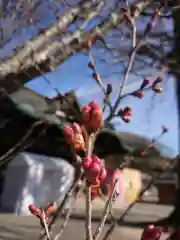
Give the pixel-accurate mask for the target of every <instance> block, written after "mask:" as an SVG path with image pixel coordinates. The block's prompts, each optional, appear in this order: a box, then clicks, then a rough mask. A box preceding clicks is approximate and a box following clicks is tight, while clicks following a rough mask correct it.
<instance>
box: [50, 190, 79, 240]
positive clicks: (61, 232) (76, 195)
mask: <svg viewBox="0 0 180 240" xmlns="http://www.w3.org/2000/svg"><path fill="white" fill-rule="evenodd" d="M80 193H81V189H79V190H78V191H77V193H76V194H75V195H74V196H73V200H72V202H71V203H70V207H69V209H68V211H67V212H66V213H65V217H64V222H63V223H62V225H61V227H60V230H59V232H58V234H57V235H56V236H55V238H54V240H59V239H60V238H61V237H62V235H63V233H64V230H65V228H66V226H67V224H68V221H69V219H70V216H71V213H72V211H73V206H74V204H75V202H76V200H77V198H78V197H79V194H80Z"/></svg>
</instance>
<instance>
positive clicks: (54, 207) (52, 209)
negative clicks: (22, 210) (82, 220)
mask: <svg viewBox="0 0 180 240" xmlns="http://www.w3.org/2000/svg"><path fill="white" fill-rule="evenodd" d="M28 208H29V211H30V213H31V214H32V215H34V216H35V217H37V218H38V219H39V220H40V224H41V226H42V227H44V223H43V219H42V210H43V211H44V214H45V219H44V220H45V221H46V223H47V221H48V218H49V217H50V216H51V215H52V214H53V213H54V212H55V211H56V210H57V205H56V203H55V202H52V203H50V204H48V206H47V207H45V208H43V209H41V208H38V207H36V206H35V205H34V204H30V205H29V206H28Z"/></svg>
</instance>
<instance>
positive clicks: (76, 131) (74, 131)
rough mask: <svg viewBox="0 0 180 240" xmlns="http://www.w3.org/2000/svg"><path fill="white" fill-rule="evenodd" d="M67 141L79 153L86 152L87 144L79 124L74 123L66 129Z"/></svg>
mask: <svg viewBox="0 0 180 240" xmlns="http://www.w3.org/2000/svg"><path fill="white" fill-rule="evenodd" d="M64 136H65V139H66V141H67V142H68V143H69V144H70V145H71V146H72V147H73V148H74V149H75V150H76V151H77V152H79V151H84V150H85V142H84V137H83V133H82V129H81V127H80V125H79V124H77V123H73V124H71V125H66V126H65V127H64Z"/></svg>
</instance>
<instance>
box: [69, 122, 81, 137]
mask: <svg viewBox="0 0 180 240" xmlns="http://www.w3.org/2000/svg"><path fill="white" fill-rule="evenodd" d="M71 128H72V130H73V132H74V133H75V134H82V129H81V127H80V125H79V124H77V123H73V124H72V125H71Z"/></svg>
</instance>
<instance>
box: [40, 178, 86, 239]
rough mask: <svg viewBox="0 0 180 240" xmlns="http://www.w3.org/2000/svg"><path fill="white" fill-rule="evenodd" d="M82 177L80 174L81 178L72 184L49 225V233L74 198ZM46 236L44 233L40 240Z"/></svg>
mask: <svg viewBox="0 0 180 240" xmlns="http://www.w3.org/2000/svg"><path fill="white" fill-rule="evenodd" d="M81 177H82V173H79V176H78V177H77V179H76V180H75V181H74V183H73V184H72V186H71V187H70V189H69V190H68V191H67V193H66V195H65V197H64V199H63V201H62V202H61V204H60V205H59V207H58V209H57V211H56V212H55V214H54V215H53V217H52V219H51V220H50V222H49V224H48V228H49V231H50V230H51V228H52V226H53V224H54V223H55V221H56V220H57V219H58V217H59V216H60V214H61V213H62V211H63V209H64V206H65V204H66V203H67V202H68V201H69V200H70V198H71V197H72V196H73V194H74V193H75V190H76V188H77V187H78V186H79V180H80V179H81ZM45 236H46V233H45V232H44V231H43V232H42V233H41V234H40V236H39V238H38V239H39V240H40V239H43V238H44V237H45Z"/></svg>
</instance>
